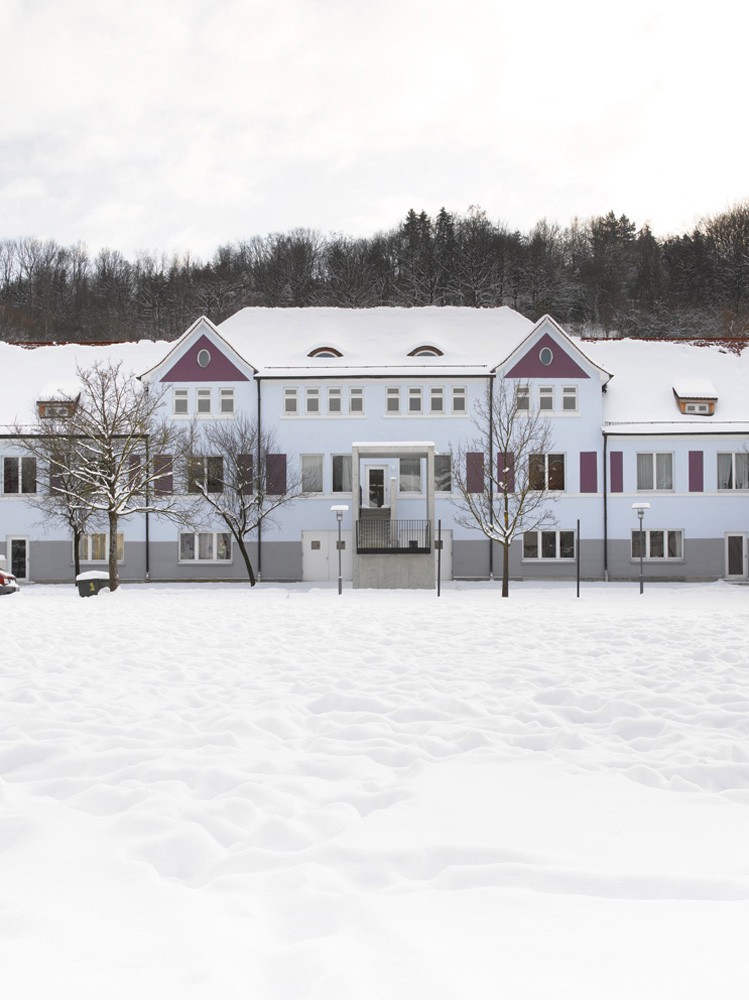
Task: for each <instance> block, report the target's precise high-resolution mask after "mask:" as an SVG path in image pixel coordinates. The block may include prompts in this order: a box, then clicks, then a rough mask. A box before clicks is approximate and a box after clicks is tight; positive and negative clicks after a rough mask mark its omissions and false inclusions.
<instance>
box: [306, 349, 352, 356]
mask: <svg viewBox="0 0 749 1000" xmlns="http://www.w3.org/2000/svg"><path fill="white" fill-rule="evenodd" d="M307 357H308V358H342V357H343V355H342V354H341V352H340V351H338V350H336V348H335V347H316V348H315V349H314V351H310V352H309V354H308V355H307Z"/></svg>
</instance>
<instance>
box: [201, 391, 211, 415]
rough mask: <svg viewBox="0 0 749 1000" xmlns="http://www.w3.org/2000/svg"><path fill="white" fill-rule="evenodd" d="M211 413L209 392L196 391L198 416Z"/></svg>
mask: <svg viewBox="0 0 749 1000" xmlns="http://www.w3.org/2000/svg"><path fill="white" fill-rule="evenodd" d="M210 412H211V390H210V389H198V416H207V415H208V414H210Z"/></svg>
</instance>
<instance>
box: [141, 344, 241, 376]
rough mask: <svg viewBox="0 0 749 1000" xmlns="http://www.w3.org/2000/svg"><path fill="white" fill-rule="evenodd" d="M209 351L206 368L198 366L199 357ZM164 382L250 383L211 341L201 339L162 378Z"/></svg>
mask: <svg viewBox="0 0 749 1000" xmlns="http://www.w3.org/2000/svg"><path fill="white" fill-rule="evenodd" d="M201 351H207V352H208V354H209V356H210V360H209V361H208V364H207V365H206V366H205V367H201V366H200V365H199V364H198V355H199V354H200V352H201ZM161 381H162V382H249V379H248V378H247V376H246V375H243V374H242V372H241V371H240V370H239V369H238V368H237V366H236V365H235V364H233V363H232V362H231V361H229V359H228V358H227V356H226V355H225V354H223V353H222V351H220V350H219V348H218V347H217V346H216V345H215V344H214V343H213V341H211V340H209V339H208V337H206V336H203V337H199V338H198V340H196V341H195V343H194V344H193V345H192V347H191V348H190V349H189V350H188V351H187V353H186V354H184V355H183V356H182V357H181V358H180V359H179V361H178V362H177V363H176V364H175V365H173V367H172V368H170V369H169V371H168V372H167V373H166V374H165V375H163V376H162V377H161Z"/></svg>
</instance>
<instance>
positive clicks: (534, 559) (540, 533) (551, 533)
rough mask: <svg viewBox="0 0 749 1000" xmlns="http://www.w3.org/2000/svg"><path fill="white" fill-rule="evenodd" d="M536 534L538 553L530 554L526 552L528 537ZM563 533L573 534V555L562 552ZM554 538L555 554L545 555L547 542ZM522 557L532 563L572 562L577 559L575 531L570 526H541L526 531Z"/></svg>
mask: <svg viewBox="0 0 749 1000" xmlns="http://www.w3.org/2000/svg"><path fill="white" fill-rule="evenodd" d="M534 535H535V539H536V555H529V554H527V552H526V538H528V539H529V538H530V537H531V536H534ZM562 535H571V536H572V555H570V556H563V555H562V554H561V552H562ZM550 539H551V540H553V543H554V555H544V554H543V553H544V547H545V544H546V543H548V541H549V540H550ZM520 542H521V546H522V548H521V552H522V555H521V559H522V562H530V563H540V562H549V563H551V562H553V563H559V562H562V563H572V562H574V561H575V555H576V553H575V544H576V540H575V532H574V530H572V529H570V528H539V529H537V530H535V531H524V532H523V534H522V536H521V539H520Z"/></svg>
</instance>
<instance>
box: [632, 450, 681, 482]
mask: <svg viewBox="0 0 749 1000" xmlns="http://www.w3.org/2000/svg"><path fill="white" fill-rule="evenodd" d="M673 464H674V457H673V455H671V454H668V453H660V452H659V453H652V452H647V453H645V454H638V455H637V489H638V490H672V489H673V488H674V474H673Z"/></svg>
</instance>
